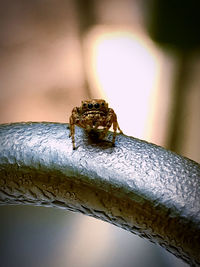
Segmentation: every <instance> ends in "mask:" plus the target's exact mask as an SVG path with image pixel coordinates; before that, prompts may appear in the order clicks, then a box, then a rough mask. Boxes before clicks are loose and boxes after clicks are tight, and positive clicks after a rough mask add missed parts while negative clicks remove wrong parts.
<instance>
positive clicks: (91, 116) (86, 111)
mask: <svg viewBox="0 0 200 267" xmlns="http://www.w3.org/2000/svg"><path fill="white" fill-rule="evenodd" d="M69 123H70V136H71V137H72V144H73V149H75V137H74V135H75V125H77V126H80V127H82V128H84V129H85V130H86V131H88V132H90V131H91V130H97V129H98V128H99V127H101V128H103V129H102V132H101V135H100V138H104V137H105V136H106V134H107V132H108V130H109V129H110V127H111V126H112V124H113V130H114V133H113V140H112V143H113V144H114V143H115V138H116V132H117V129H118V130H119V131H120V133H122V131H121V129H120V128H119V125H118V122H117V116H116V114H115V112H114V110H113V109H112V108H109V107H108V103H106V101H105V100H103V99H91V100H85V101H82V105H81V107H75V108H73V110H72V114H71V116H70V119H69Z"/></svg>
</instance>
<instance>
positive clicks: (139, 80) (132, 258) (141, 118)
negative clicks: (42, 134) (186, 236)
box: [0, 0, 200, 267]
mask: <svg viewBox="0 0 200 267" xmlns="http://www.w3.org/2000/svg"><path fill="white" fill-rule="evenodd" d="M0 4H1V8H0V123H9V122H21V121H51V122H64V123H65V122H68V118H69V116H70V113H71V110H72V108H73V107H74V106H79V105H80V102H81V100H83V99H87V98H104V99H106V100H107V101H108V102H109V104H110V106H111V107H112V108H114V110H115V111H116V113H117V115H118V121H119V125H120V128H121V129H122V130H123V132H124V133H125V134H127V135H131V136H134V137H137V138H140V139H144V140H147V141H149V142H152V143H155V144H157V145H161V146H163V147H165V148H167V149H171V150H173V151H175V152H177V153H179V154H181V155H183V156H186V157H189V158H191V159H193V160H195V161H197V162H199V163H200V153H199V144H200V141H199V130H200V105H199V101H200V90H199V84H200V53H199V47H200V16H199V10H200V2H199V1H195V0H191V1H186V0H183V1H177V0H168V1H164V0H163V1H162V0H149V1H145V0H110V1H106V0H29V1H27V0H0ZM0 266H2V267H14V266H21V267H26V266H29V267H35V266H41V267H42V266H44V267H46V266H50V267H54V266H58V267H68V266H69V267H71V266H72V267H78V266H83V267H93V266H96V267H100V266H106V267H114V266H116V267H120V266H124V267H129V266H130V267H131V266H134V267H143V266H144V267H146V266H164V267H168V266H170V267H171V266H177V267H182V266H183V267H184V266H188V265H187V264H186V263H184V262H183V261H182V260H180V259H177V258H175V257H174V256H173V255H171V254H169V253H168V252H166V251H165V250H164V249H162V248H161V247H159V246H158V245H155V244H151V243H150V242H149V241H146V240H144V239H141V238H139V237H137V236H135V235H133V234H131V233H129V232H127V231H125V230H122V229H120V228H117V227H115V226H113V225H110V224H108V223H105V222H102V221H99V220H96V219H94V218H89V217H86V216H84V215H80V214H74V213H72V212H67V211H64V210H56V209H50V208H39V207H37V208H36V207H19V206H18V207H14V206H13V207H0Z"/></svg>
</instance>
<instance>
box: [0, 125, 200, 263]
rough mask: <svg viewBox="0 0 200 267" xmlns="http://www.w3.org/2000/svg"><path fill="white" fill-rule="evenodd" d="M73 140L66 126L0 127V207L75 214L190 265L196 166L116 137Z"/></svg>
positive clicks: (80, 135) (199, 183)
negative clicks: (42, 208)
mask: <svg viewBox="0 0 200 267" xmlns="http://www.w3.org/2000/svg"><path fill="white" fill-rule="evenodd" d="M75 140H76V147H77V149H76V150H73V149H72V143H71V139H70V138H69V127H68V124H58V123H57V124H56V123H19V124H7V125H1V126H0V173H1V176H0V204H3V205H7V204H31V205H43V206H56V207H61V208H66V209H69V210H73V211H79V212H82V213H85V214H87V215H91V216H93V217H96V218H100V219H102V220H105V221H108V222H110V223H112V224H115V225H118V226H120V227H122V228H124V229H127V230H128V231H131V232H133V233H136V234H138V235H140V236H142V237H145V238H148V239H149V240H151V241H153V242H156V243H159V244H161V245H162V246H164V247H166V249H167V250H169V251H171V252H172V253H174V254H175V255H176V256H178V257H181V258H182V259H183V260H185V261H186V262H188V263H189V264H191V265H198V264H199V263H200V165H198V164H197V163H195V162H193V161H191V160H189V159H186V158H184V157H181V156H179V155H177V154H175V153H172V152H170V151H167V150H165V149H163V148H161V147H158V146H156V145H153V144H149V143H147V142H144V141H141V140H138V139H134V138H132V137H127V136H124V135H117V138H116V144H115V147H112V145H111V142H110V141H111V140H112V134H111V133H110V134H109V135H108V138H107V141H102V142H98V141H97V140H95V138H93V139H91V138H90V137H89V136H88V135H87V134H86V133H85V132H84V130H82V129H80V128H78V127H77V128H76V137H75ZM109 140H110V141H109Z"/></svg>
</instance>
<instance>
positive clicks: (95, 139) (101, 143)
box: [86, 130, 115, 149]
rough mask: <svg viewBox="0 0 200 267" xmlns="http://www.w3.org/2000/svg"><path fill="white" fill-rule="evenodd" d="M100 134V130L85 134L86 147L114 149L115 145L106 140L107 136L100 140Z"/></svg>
mask: <svg viewBox="0 0 200 267" xmlns="http://www.w3.org/2000/svg"><path fill="white" fill-rule="evenodd" d="M101 133H102V131H101V130H95V131H94V130H91V131H90V132H87V133H86V136H87V143H88V145H95V146H98V147H101V149H107V148H111V147H114V146H115V145H114V144H113V143H112V142H111V141H110V140H108V139H107V138H108V137H109V134H108V135H106V136H105V137H104V138H100V135H101Z"/></svg>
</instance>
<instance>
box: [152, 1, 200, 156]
mask: <svg viewBox="0 0 200 267" xmlns="http://www.w3.org/2000/svg"><path fill="white" fill-rule="evenodd" d="M148 7H149V9H148V15H147V16H148V19H149V20H148V23H147V28H148V30H149V34H150V36H151V38H152V39H153V40H154V41H155V42H157V43H159V45H162V46H163V47H165V48H166V47H167V48H170V49H173V51H174V52H175V53H176V54H175V55H176V71H175V77H174V85H173V87H174V88H173V92H172V105H171V111H170V126H169V133H168V141H167V148H168V149H170V150H173V151H175V152H177V153H182V152H183V151H182V150H183V144H184V139H185V135H186V129H187V123H186V117H187V112H188V109H189V100H188V95H189V92H190V89H191V86H190V85H191V82H192V66H193V64H194V61H193V55H194V51H198V49H199V48H200V16H199V10H200V1H197V0H191V1H187V0H183V1H178V0H168V1H165V0H151V1H150V2H149V6H148Z"/></svg>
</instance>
